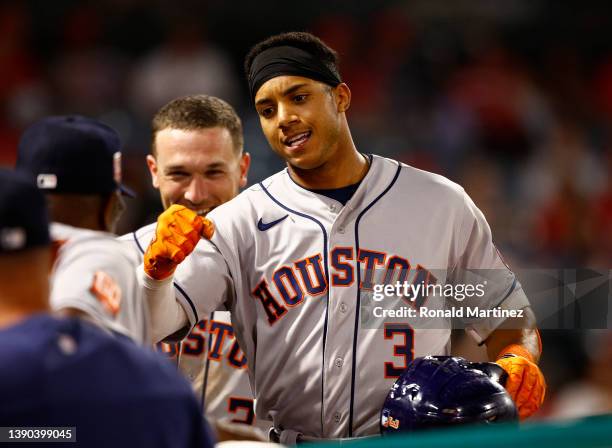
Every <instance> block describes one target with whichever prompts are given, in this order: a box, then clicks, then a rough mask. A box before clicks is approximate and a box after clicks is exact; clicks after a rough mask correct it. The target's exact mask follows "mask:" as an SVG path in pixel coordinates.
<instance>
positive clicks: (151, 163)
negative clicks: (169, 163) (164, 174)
mask: <svg viewBox="0 0 612 448" xmlns="http://www.w3.org/2000/svg"><path fill="white" fill-rule="evenodd" d="M147 166H148V167H149V173H151V183H152V184H153V187H155V188H159V182H158V180H157V172H158V171H157V160H156V159H155V156H154V155H153V154H149V155H147Z"/></svg>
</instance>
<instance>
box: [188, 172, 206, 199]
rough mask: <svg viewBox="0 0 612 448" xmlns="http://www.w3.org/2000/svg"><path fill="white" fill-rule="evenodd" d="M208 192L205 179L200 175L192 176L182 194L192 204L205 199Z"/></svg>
mask: <svg viewBox="0 0 612 448" xmlns="http://www.w3.org/2000/svg"><path fill="white" fill-rule="evenodd" d="M208 193H209V192H208V188H207V186H206V181H205V180H204V179H203V178H202V177H201V176H193V178H192V179H191V182H189V186H188V187H187V190H185V194H184V195H183V196H184V197H185V199H186V200H187V201H189V202H191V203H192V204H200V203H202V202H205V201H206V199H207V198H208Z"/></svg>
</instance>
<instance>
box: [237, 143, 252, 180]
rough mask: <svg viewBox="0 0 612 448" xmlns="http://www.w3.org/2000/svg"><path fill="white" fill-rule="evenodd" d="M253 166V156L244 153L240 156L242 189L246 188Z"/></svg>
mask: <svg viewBox="0 0 612 448" xmlns="http://www.w3.org/2000/svg"><path fill="white" fill-rule="evenodd" d="M250 166H251V154H249V153H248V152H243V153H242V156H240V183H239V185H240V188H244V187H246V184H247V181H248V175H249V167H250Z"/></svg>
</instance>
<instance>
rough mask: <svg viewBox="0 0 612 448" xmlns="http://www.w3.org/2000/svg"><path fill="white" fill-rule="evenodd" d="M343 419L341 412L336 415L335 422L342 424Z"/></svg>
mask: <svg viewBox="0 0 612 448" xmlns="http://www.w3.org/2000/svg"><path fill="white" fill-rule="evenodd" d="M341 417H342V414H340V413H339V412H336V413H334V422H336V423H340V418H341Z"/></svg>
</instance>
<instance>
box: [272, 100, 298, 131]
mask: <svg viewBox="0 0 612 448" xmlns="http://www.w3.org/2000/svg"><path fill="white" fill-rule="evenodd" d="M277 116H278V127H279V128H280V129H282V130H286V129H289V128H290V127H291V126H292V125H294V124H295V123H297V122H298V121H299V120H300V118H299V116H298V115H297V114H296V113H295V110H294V109H293V108H291V107H289V106H286V105H283V104H279V106H278V111H277Z"/></svg>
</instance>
